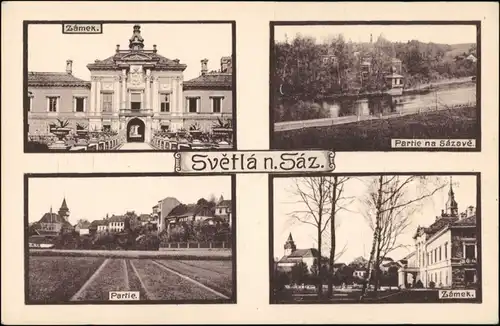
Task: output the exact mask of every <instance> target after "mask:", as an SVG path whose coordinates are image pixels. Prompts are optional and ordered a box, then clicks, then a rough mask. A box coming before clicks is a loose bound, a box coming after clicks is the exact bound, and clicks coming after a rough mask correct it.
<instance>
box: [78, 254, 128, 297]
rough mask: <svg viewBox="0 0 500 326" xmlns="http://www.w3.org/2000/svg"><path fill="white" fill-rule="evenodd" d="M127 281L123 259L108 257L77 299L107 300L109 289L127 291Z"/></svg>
mask: <svg viewBox="0 0 500 326" xmlns="http://www.w3.org/2000/svg"><path fill="white" fill-rule="evenodd" d="M72 259H75V258H72ZM127 282H128V280H127V279H125V271H124V264H123V260H122V259H110V260H109V261H108V263H107V264H106V266H105V267H104V268H103V269H102V270H101V271H100V272H99V275H97V277H96V278H95V279H94V280H93V282H91V283H90V284H89V285H88V287H86V288H85V290H84V291H83V293H81V296H79V297H78V298H77V299H78V300H81V301H92V300H100V301H105V300H108V298H109V297H108V293H109V292H110V291H128V289H127Z"/></svg>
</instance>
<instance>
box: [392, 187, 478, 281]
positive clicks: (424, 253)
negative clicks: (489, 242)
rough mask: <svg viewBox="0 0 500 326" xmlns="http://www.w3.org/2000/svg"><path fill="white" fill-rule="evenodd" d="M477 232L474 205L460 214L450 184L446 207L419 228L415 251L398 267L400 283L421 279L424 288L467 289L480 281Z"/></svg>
mask: <svg viewBox="0 0 500 326" xmlns="http://www.w3.org/2000/svg"><path fill="white" fill-rule="evenodd" d="M477 232H478V230H477V225H476V212H475V209H474V207H473V206H469V207H468V208H467V209H466V210H465V212H463V213H459V211H458V203H457V202H456V200H455V193H454V191H453V187H452V185H451V183H450V189H449V192H448V201H447V202H446V209H444V210H442V211H441V215H440V216H437V217H436V220H435V222H434V223H432V224H431V225H430V226H429V227H418V228H417V230H416V232H415V235H414V237H413V239H414V241H415V250H414V251H413V252H412V253H411V254H410V255H408V256H407V257H405V259H404V261H405V262H406V265H405V266H404V267H402V268H400V269H399V285H400V286H401V287H407V286H414V285H415V283H416V282H418V281H421V282H422V285H423V286H424V287H432V286H435V287H436V288H465V287H471V286H474V285H475V284H477V283H478V275H477V267H478V266H479V265H478V264H479V262H478V256H477V247H478V242H477ZM431 282H432V283H433V284H432V285H431Z"/></svg>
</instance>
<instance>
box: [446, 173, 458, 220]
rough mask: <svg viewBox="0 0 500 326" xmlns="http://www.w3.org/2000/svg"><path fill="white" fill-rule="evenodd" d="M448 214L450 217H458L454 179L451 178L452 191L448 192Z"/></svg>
mask: <svg viewBox="0 0 500 326" xmlns="http://www.w3.org/2000/svg"><path fill="white" fill-rule="evenodd" d="M446 214H448V216H458V203H457V201H456V200H455V193H454V192H453V179H452V177H450V190H449V191H448V201H446Z"/></svg>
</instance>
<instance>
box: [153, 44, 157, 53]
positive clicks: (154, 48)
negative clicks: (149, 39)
mask: <svg viewBox="0 0 500 326" xmlns="http://www.w3.org/2000/svg"><path fill="white" fill-rule="evenodd" d="M156 52H157V50H156V44H153V53H156Z"/></svg>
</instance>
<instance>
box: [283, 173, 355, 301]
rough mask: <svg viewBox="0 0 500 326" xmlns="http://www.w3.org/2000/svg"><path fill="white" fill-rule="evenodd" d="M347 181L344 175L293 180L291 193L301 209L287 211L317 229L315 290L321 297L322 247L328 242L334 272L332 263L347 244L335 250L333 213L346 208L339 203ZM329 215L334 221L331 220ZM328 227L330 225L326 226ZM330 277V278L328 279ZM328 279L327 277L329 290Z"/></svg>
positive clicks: (331, 264)
mask: <svg viewBox="0 0 500 326" xmlns="http://www.w3.org/2000/svg"><path fill="white" fill-rule="evenodd" d="M347 180H348V178H346V177H338V176H334V177H330V176H321V177H303V178H297V179H295V185H294V190H293V194H294V195H296V196H297V197H298V202H297V203H300V204H301V206H302V207H303V209H300V210H295V211H292V212H291V213H289V215H290V216H291V217H292V218H293V220H294V221H298V222H300V223H304V224H308V225H311V226H313V227H314V229H315V230H316V239H315V240H316V242H317V251H318V257H317V262H318V267H319V268H317V270H316V274H317V275H316V276H317V279H318V285H317V291H318V292H317V293H318V296H319V297H321V296H322V291H323V276H325V275H320V274H321V273H322V272H321V271H322V270H323V269H322V268H321V266H322V259H321V258H322V257H323V256H322V252H323V250H322V248H323V246H325V245H330V259H329V265H330V267H329V269H328V270H329V272H330V273H332V271H333V263H334V261H335V260H336V259H338V258H339V257H340V256H341V255H342V254H343V253H344V252H345V251H346V248H347V245H346V246H344V248H343V249H342V250H341V251H339V252H337V253H336V252H335V251H336V238H335V229H336V227H337V226H338V224H337V221H336V220H335V216H336V213H338V211H339V210H341V209H345V208H344V206H341V205H340V203H341V202H342V201H343V200H344V199H346V198H345V197H344V196H343V195H342V194H343V191H344V183H345V182H346V181H347ZM332 218H333V219H334V220H333V223H332ZM328 226H330V228H328ZM328 240H330V241H328ZM329 279H331V278H329ZM330 286H331V280H329V289H330ZM329 291H330V292H329V295H330V296H331V295H332V292H333V291H332V290H329Z"/></svg>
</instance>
